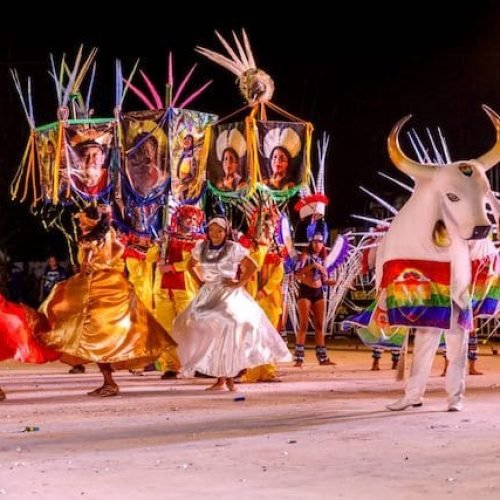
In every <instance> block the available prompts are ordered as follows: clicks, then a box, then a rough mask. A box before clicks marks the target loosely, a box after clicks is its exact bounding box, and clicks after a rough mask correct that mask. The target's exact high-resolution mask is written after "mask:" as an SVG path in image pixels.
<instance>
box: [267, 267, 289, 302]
mask: <svg viewBox="0 0 500 500" xmlns="http://www.w3.org/2000/svg"><path fill="white" fill-rule="evenodd" d="M284 276H285V269H284V267H283V264H282V263H279V264H278V265H276V266H273V269H272V271H271V273H270V275H269V277H268V280H267V283H266V284H265V285H264V286H263V287H262V291H263V292H264V293H265V294H266V295H270V294H271V293H273V292H274V291H275V290H276V289H277V288H280V287H281V283H282V282H283V278H284Z"/></svg>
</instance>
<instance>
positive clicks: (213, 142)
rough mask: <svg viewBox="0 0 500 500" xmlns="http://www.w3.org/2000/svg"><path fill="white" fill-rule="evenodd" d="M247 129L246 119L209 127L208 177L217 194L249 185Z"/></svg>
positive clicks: (235, 190)
mask: <svg viewBox="0 0 500 500" xmlns="http://www.w3.org/2000/svg"><path fill="white" fill-rule="evenodd" d="M246 130H247V129H246V124H245V122H244V121H242V122H234V123H223V124H219V125H214V126H212V127H211V128H210V141H209V142H210V144H209V150H208V158H207V167H206V170H207V179H208V180H209V182H210V186H211V188H212V189H213V190H214V191H216V192H218V193H222V194H224V193H226V194H229V193H238V192H241V191H243V190H245V189H248V187H249V185H250V179H251V172H250V170H249V168H248V152H249V151H248V149H249V148H248V144H247V133H246Z"/></svg>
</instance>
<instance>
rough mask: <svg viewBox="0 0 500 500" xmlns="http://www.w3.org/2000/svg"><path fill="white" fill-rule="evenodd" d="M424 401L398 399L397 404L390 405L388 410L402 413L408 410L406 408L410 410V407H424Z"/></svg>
mask: <svg viewBox="0 0 500 500" xmlns="http://www.w3.org/2000/svg"><path fill="white" fill-rule="evenodd" d="M422 405H423V403H422V400H421V399H418V400H416V401H410V400H409V399H406V398H401V399H398V400H397V401H396V402H394V403H391V404H390V405H387V406H386V408H387V409H388V410H391V411H402V410H406V408H409V407H410V406H413V407H414V408H416V407H418V406H422Z"/></svg>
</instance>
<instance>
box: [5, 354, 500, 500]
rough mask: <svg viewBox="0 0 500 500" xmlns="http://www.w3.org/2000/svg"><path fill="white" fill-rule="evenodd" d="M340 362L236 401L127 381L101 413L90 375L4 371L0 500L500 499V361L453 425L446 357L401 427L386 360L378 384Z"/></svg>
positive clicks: (351, 357)
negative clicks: (28, 428) (389, 407)
mask: <svg viewBox="0 0 500 500" xmlns="http://www.w3.org/2000/svg"><path fill="white" fill-rule="evenodd" d="M331 354H332V358H333V359H334V360H335V361H336V362H337V366H335V367H333V368H332V367H319V366H318V365H316V364H315V362H314V358H313V352H312V351H308V353H307V356H308V357H307V363H306V364H305V366H304V368H303V369H301V370H300V369H294V368H292V367H290V366H283V367H280V374H281V378H282V380H283V382H282V383H274V384H253V385H241V386H239V387H238V389H239V392H238V393H237V394H234V393H228V392H225V393H212V392H205V391H204V389H205V387H206V386H207V385H208V384H209V382H210V381H209V380H205V379H195V380H174V381H161V380H160V379H159V374H158V373H148V374H146V375H145V376H142V377H138V376H133V375H131V374H129V373H127V372H120V373H118V374H117V375H116V378H117V381H118V382H119V384H120V386H121V389H122V393H121V395H120V396H119V397H115V398H105V399H99V398H92V397H89V396H86V394H85V393H86V391H87V390H90V389H93V388H95V387H97V386H98V385H100V381H101V379H100V375H99V374H98V372H97V370H96V368H95V367H93V366H91V367H90V370H89V371H88V373H86V374H83V375H69V374H67V366H65V365H62V364H60V363H53V364H50V365H46V366H33V365H20V364H16V363H2V364H1V365H0V386H1V387H3V388H4V389H5V391H6V392H7V395H8V400H7V401H5V402H4V403H0V499H1V498H9V499H21V498H23V499H26V498H43V499H59V498H64V499H73V498H80V499H81V498H87V499H101V498H102V499H128V498H131V499H132V498H133V499H142V498H148V499H153V498H154V499H181V498H182V499H191V498H203V499H207V500H208V499H218V500H221V499H226V498H227V499H234V498H237V499H238V500H244V499H255V498H258V499H259V500H264V499H274V500H276V499H288V498H300V499H302V500H304V499H316V498H325V499H329V498H342V499H351V498H352V499H368V498H370V499H373V498H380V499H383V500H389V499H413V498H425V499H434V498H447V497H449V498H453V499H474V498H477V499H481V500H485V499H498V498H500V439H499V437H500V356H492V355H491V351H490V350H486V348H483V352H482V356H481V358H480V361H479V367H480V368H481V369H482V370H484V372H485V375H483V376H474V377H472V376H469V377H468V391H467V401H466V407H465V410H464V411H463V412H461V413H449V412H446V411H444V410H445V408H446V404H445V396H444V389H443V384H444V379H443V378H441V377H439V372H440V370H441V368H442V358H441V357H438V358H437V359H436V363H435V366H434V371H433V376H432V378H431V379H430V383H429V386H428V394H427V397H426V400H425V404H424V406H423V407H422V408H418V409H417V408H415V409H411V410H407V411H405V412H397V413H396V412H389V411H386V410H385V409H384V406H385V405H386V404H387V403H389V402H392V401H393V400H395V399H397V398H399V396H400V395H401V384H398V383H396V382H395V381H394V372H393V371H391V370H389V369H388V367H389V365H390V354H389V353H385V354H384V356H383V359H382V370H381V371H380V372H371V371H369V368H370V364H371V359H370V353H369V352H368V351H365V350H354V349H353V348H349V347H348V346H346V347H345V348H343V349H334V350H333V352H332V353H331ZM241 395H244V396H245V400H244V401H235V400H234V398H235V397H237V396H241ZM26 426H37V427H39V430H38V431H35V432H23V429H25V427H26Z"/></svg>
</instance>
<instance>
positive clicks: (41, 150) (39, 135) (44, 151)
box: [35, 124, 58, 201]
mask: <svg viewBox="0 0 500 500" xmlns="http://www.w3.org/2000/svg"><path fill="white" fill-rule="evenodd" d="M57 127H58V125H57V124H54V125H53V126H52V127H50V128H45V129H44V130H42V131H36V132H35V141H36V152H37V160H38V165H39V171H40V185H41V189H42V198H43V200H44V201H49V200H51V199H52V197H53V193H54V179H55V174H56V172H55V167H56V156H57V142H58V141H57Z"/></svg>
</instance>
